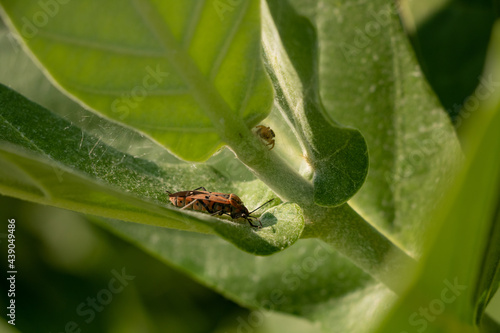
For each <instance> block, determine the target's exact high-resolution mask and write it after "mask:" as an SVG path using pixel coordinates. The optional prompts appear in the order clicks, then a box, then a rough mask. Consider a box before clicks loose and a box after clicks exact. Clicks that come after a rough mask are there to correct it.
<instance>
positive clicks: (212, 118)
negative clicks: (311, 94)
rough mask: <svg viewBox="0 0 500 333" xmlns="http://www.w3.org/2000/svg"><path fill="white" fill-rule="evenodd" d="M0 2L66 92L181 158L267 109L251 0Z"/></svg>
mask: <svg viewBox="0 0 500 333" xmlns="http://www.w3.org/2000/svg"><path fill="white" fill-rule="evenodd" d="M1 4H2V7H3V10H4V16H5V17H6V18H7V21H8V22H9V24H10V25H11V26H12V27H13V28H14V29H16V30H17V32H18V33H19V35H20V36H21V38H22V39H23V41H24V43H25V44H26V46H27V47H28V48H29V50H30V51H31V52H32V54H33V55H34V56H35V57H36V59H37V60H38V61H39V62H40V63H41V64H42V65H43V66H44V68H45V69H46V71H47V72H48V73H49V74H50V76H51V77H52V78H53V80H54V81H55V82H56V83H57V84H58V85H60V86H61V87H62V88H63V89H64V90H65V91H67V92H68V93H70V94H71V95H72V96H73V97H75V98H77V99H78V100H80V101H82V102H83V103H84V104H85V105H87V106H89V107H91V108H92V109H93V110H95V111H96V112H99V113H100V114H102V115H104V116H106V117H109V118H111V119H113V120H116V121H119V122H122V123H125V124H127V125H129V126H131V127H133V128H135V129H138V130H140V131H141V132H143V133H145V134H147V135H148V136H150V137H151V138H153V139H154V140H156V141H157V142H159V143H161V144H163V145H165V146H166V147H168V149H169V150H170V151H172V152H174V153H175V154H176V155H177V156H180V157H182V158H184V159H188V160H205V159H207V158H208V157H209V156H211V155H212V154H213V153H214V152H215V151H216V150H217V149H218V148H220V147H221V146H222V144H223V142H228V141H230V142H232V143H234V142H240V141H241V140H242V138H241V137H240V136H243V137H244V135H245V134H242V133H246V132H248V128H249V127H253V126H254V125H255V124H257V123H258V121H259V120H261V119H263V118H264V117H265V116H266V115H268V114H269V112H270V106H271V103H272V89H271V86H270V84H269V80H268V78H267V77H266V75H265V72H264V70H263V67H262V64H261V61H260V40H259V36H260V33H259V31H260V21H259V2H258V1H250V0H245V1H240V2H238V3H237V5H234V6H231V7H230V8H229V9H227V8H226V9H224V8H222V9H221V8H219V7H218V6H217V5H216V4H214V3H213V2H209V1H207V2H201V1H182V2H178V1H151V0H134V1H131V2H127V3H123V2H121V1H117V0H115V1H106V2H105V3H102V2H100V1H91V2H89V1H87V2H85V3H82V2H66V3H64V4H59V3H54V7H50V8H49V9H45V7H43V6H41V5H40V4H39V3H35V2H31V1H16V2H12V1H2V2H1ZM42 7H43V8H42ZM47 11H50V13H47ZM49 14H50V15H49ZM40 17H46V18H47V21H46V22H45V23H43V24H40V23H39V21H37V19H38V18H40ZM89 22H92V23H91V24H89ZM246 135H248V134H246Z"/></svg>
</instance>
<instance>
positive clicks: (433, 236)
mask: <svg viewBox="0 0 500 333" xmlns="http://www.w3.org/2000/svg"><path fill="white" fill-rule="evenodd" d="M499 55H500V23H496V26H495V30H494V34H493V39H492V44H491V49H490V54H489V57H488V58H489V61H488V65H487V68H486V72H485V76H486V77H490V78H491V79H492V80H493V82H499V80H500V63H499V61H498V59H499ZM499 128H500V93H499V92H498V90H497V91H495V93H494V94H493V95H491V96H490V98H488V99H487V100H484V101H482V103H481V106H480V107H479V109H478V110H477V111H476V113H475V114H474V115H472V116H471V119H470V120H469V121H468V124H467V128H465V129H464V132H463V133H462V134H463V136H464V137H465V138H467V145H466V146H465V153H466V160H465V163H464V166H463V168H462V169H461V171H460V173H459V174H458V176H457V178H456V179H455V182H454V183H453V185H452V187H451V188H450V190H449V192H448V193H447V195H446V197H445V198H444V200H443V201H442V202H440V205H439V207H438V209H437V210H436V212H435V213H434V215H433V217H432V218H431V222H432V224H431V225H432V226H433V227H432V228H430V230H429V233H428V235H429V236H428V244H427V245H428V246H427V248H426V252H425V254H424V256H423V257H422V259H421V261H420V264H419V269H418V270H417V272H416V273H417V274H416V275H415V277H414V280H413V283H412V286H411V288H410V289H409V290H408V291H407V292H406V293H405V294H404V295H403V297H402V298H401V299H400V300H399V302H398V303H399V304H397V306H396V307H395V308H394V310H393V311H392V313H391V315H390V316H388V317H387V318H386V320H385V322H384V324H383V325H382V326H381V327H380V329H379V332H396V331H400V330H408V331H410V330H422V331H423V330H424V329H425V331H426V332H436V333H437V332H439V333H442V332H450V333H452V332H453V333H455V332H478V326H479V325H480V324H481V323H482V320H483V319H485V320H486V321H485V322H486V323H487V324H486V326H484V327H482V331H483V332H498V331H499V330H500V324H498V323H494V322H493V321H491V320H490V319H489V318H487V317H483V315H484V309H485V307H486V305H487V303H488V302H489V301H490V299H491V297H492V296H493V294H494V293H495V291H496V290H497V288H498V284H499V282H500V276H499V274H498V272H499V267H500V266H499V264H500V259H499V253H500V230H499V229H500V226H499V224H498V221H499V218H500V214H499V211H498V207H499V203H500V132H499ZM421 308H423V309H427V310H425V311H426V312H424V310H419V309H421Z"/></svg>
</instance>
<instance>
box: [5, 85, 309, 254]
mask: <svg viewBox="0 0 500 333" xmlns="http://www.w3.org/2000/svg"><path fill="white" fill-rule="evenodd" d="M0 121H1V122H0V151H1V159H0V164H1V165H2V167H3V168H2V173H1V174H0V190H1V193H2V194H6V195H12V196H15V197H18V198H21V199H25V200H31V201H35V202H39V203H44V204H51V205H55V206H58V207H62V208H67V209H72V210H76V211H80V212H84V213H88V214H93V215H99V216H105V217H112V218H118V219H123V220H127V221H134V222H140V223H147V224H152V225H157V226H162V227H169V228H177V229H183V230H192V231H198V232H205V233H220V234H221V235H222V236H223V237H224V238H226V239H228V240H230V241H231V242H233V243H234V244H235V245H236V246H239V247H241V248H244V249H245V250H246V251H249V252H252V253H258V254H262V255H264V254H271V253H273V252H275V251H279V250H282V249H284V248H286V247H288V246H289V245H291V244H292V243H293V242H294V241H295V240H297V239H298V237H299V236H300V234H301V232H302V229H303V227H304V220H303V218H302V216H301V211H300V209H299V208H298V207H297V206H295V205H291V204H290V205H280V206H277V207H275V208H273V209H272V210H271V211H270V212H269V213H267V214H266V216H265V217H264V219H263V220H264V224H265V225H266V227H265V228H263V229H262V230H254V229H253V228H251V227H249V226H247V225H244V226H241V225H240V224H239V223H234V222H233V221H229V220H223V219H219V218H215V217H211V216H209V215H207V214H202V213H194V212H180V211H179V209H177V208H174V207H173V206H171V205H170V204H169V203H167V202H168V198H167V196H166V194H165V190H170V191H176V190H186V189H193V188H194V187H195V185H194V183H197V185H199V184H203V185H204V186H206V187H209V189H210V188H217V189H218V190H227V192H237V189H238V188H240V189H243V188H245V189H246V191H245V193H247V194H246V195H245V196H242V197H243V200H245V199H246V198H247V197H248V198H249V199H251V200H249V201H247V204H248V203H249V202H250V203H251V204H252V206H249V207H253V206H254V205H253V204H255V205H256V204H257V203H259V202H263V201H262V199H263V198H266V197H269V196H270V193H269V190H268V189H267V188H265V187H264V186H263V185H261V184H260V183H258V182H255V181H254V182H252V183H242V184H239V186H235V184H231V185H229V186H228V185H226V187H225V188H223V187H222V186H221V184H224V182H225V183H226V184H227V183H228V181H227V179H225V178H224V177H222V176H221V174H220V173H219V172H216V171H215V170H214V169H213V168H212V167H210V166H197V167H196V168H193V167H192V166H190V165H188V164H172V165H169V164H165V165H162V166H159V165H157V164H155V163H153V162H151V161H147V160H142V159H140V158H134V157H133V156H131V155H128V154H126V153H122V152H120V151H118V150H116V149H114V148H112V147H110V146H108V145H106V144H104V143H102V142H100V139H98V138H96V137H93V136H90V135H88V134H87V133H86V132H84V131H82V130H81V129H79V128H78V127H76V126H74V125H72V124H71V123H69V122H68V121H66V120H63V119H61V118H60V117H58V116H56V115H54V114H52V113H50V112H48V111H47V110H45V109H44V108H42V107H40V106H39V105H36V104H34V103H32V102H30V101H28V100H26V99H25V98H23V97H22V96H20V95H18V94H17V93H15V92H14V91H12V90H10V89H8V88H6V87H4V86H2V85H0ZM233 190H235V191H233ZM252 197H253V198H252ZM231 230H232V231H231Z"/></svg>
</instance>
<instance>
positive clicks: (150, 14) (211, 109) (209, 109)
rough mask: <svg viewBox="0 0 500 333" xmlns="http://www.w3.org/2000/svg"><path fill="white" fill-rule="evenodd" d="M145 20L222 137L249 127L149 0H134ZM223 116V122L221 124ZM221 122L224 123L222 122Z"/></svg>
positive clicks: (229, 138) (233, 134)
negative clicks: (203, 72)
mask: <svg viewBox="0 0 500 333" xmlns="http://www.w3.org/2000/svg"><path fill="white" fill-rule="evenodd" d="M132 2H133V4H134V6H135V7H136V9H137V11H138V12H139V14H140V17H141V18H142V20H143V22H144V24H145V25H146V26H147V27H148V28H149V29H150V31H151V33H152V34H153V35H154V36H155V37H156V39H157V40H158V41H159V42H160V43H161V44H162V45H163V47H164V50H165V53H164V55H165V57H166V58H167V59H168V61H169V62H170V64H171V65H172V66H173V67H174V69H175V70H176V71H177V73H178V74H179V76H180V77H181V78H182V79H183V80H184V82H185V83H186V85H187V86H188V87H189V90H190V91H191V92H192V94H193V97H194V98H195V99H196V101H197V102H198V104H199V105H200V107H201V108H202V109H203V110H204V111H205V113H206V114H207V116H208V117H209V118H210V120H211V121H212V123H213V124H214V125H215V124H216V125H217V126H214V127H215V128H216V129H217V132H218V134H219V136H220V137H221V138H222V140H223V141H226V142H227V141H232V140H231V138H234V137H235V136H236V133H237V132H245V131H248V130H247V129H246V127H245V126H244V124H243V121H242V120H241V119H240V118H239V117H238V116H237V115H236V114H235V113H233V112H232V110H231V108H230V107H229V105H228V104H227V103H226V101H225V100H224V99H223V98H222V96H221V95H220V93H219V92H218V91H217V89H216V88H215V87H214V85H213V84H212V83H210V81H209V80H208V79H207V78H205V76H204V75H203V74H202V73H201V71H200V70H199V68H198V67H197V66H196V64H195V63H194V61H193V59H192V58H191V57H190V55H189V54H188V53H187V52H186V51H185V50H184V49H183V48H182V47H181V46H180V44H179V43H178V42H177V41H176V40H175V38H174V36H173V34H172V32H171V31H170V28H169V27H168V26H167V25H166V24H165V22H164V20H163V19H162V17H161V16H160V15H159V14H158V13H157V11H156V10H155V8H154V7H153V5H152V4H151V3H150V2H149V1H148V0H132ZM221 119H223V120H224V123H223V124H221V121H220V120H221ZM221 125H222V126H221Z"/></svg>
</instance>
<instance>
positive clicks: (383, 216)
mask: <svg viewBox="0 0 500 333" xmlns="http://www.w3.org/2000/svg"><path fill="white" fill-rule="evenodd" d="M290 3H291V4H293V6H294V8H296V10H297V11H298V13H299V14H302V15H305V16H306V17H308V18H309V19H310V20H311V21H312V22H313V25H314V27H315V28H316V30H317V33H318V45H319V75H320V77H319V89H320V93H321V98H322V100H323V102H324V104H325V110H326V111H327V112H328V114H329V115H330V116H331V117H333V118H334V119H335V120H337V121H339V122H341V123H342V124H345V125H347V126H352V127H355V128H357V129H359V130H360V131H361V133H362V134H363V136H364V137H365V140H366V142H367V144H368V151H369V154H370V168H369V172H368V176H367V178H366V182H365V183H364V184H363V187H362V188H361V190H360V191H359V192H358V193H357V195H356V196H355V197H354V198H353V199H352V200H351V201H350V204H352V205H353V207H355V208H356V210H358V211H359V212H360V213H362V214H363V216H365V217H366V218H367V219H368V220H369V221H370V222H372V223H374V224H376V225H377V226H378V227H380V228H383V230H385V231H386V232H389V233H391V234H392V235H394V236H396V237H397V238H398V239H399V241H400V242H401V244H403V246H404V247H405V248H406V249H407V250H409V251H412V252H413V253H419V252H420V251H421V245H420V244H421V239H422V238H423V235H424V232H425V230H426V228H427V227H428V222H429V219H428V218H427V216H428V215H429V212H430V211H431V210H432V208H433V207H434V206H435V203H436V196H439V195H440V193H442V190H443V189H444V188H446V185H447V184H448V183H449V182H450V179H452V175H453V173H454V171H453V170H454V169H455V168H456V165H457V161H459V160H460V158H461V150H460V146H459V142H458V140H457V138H456V134H455V132H454V129H453V126H452V124H451V122H450V120H449V118H448V116H447V115H446V113H445V112H444V110H443V109H442V107H441V106H440V104H439V101H438V99H437V98H436V96H435V95H434V93H433V92H432V91H431V89H430V88H429V86H428V84H427V83H426V81H425V79H424V77H423V75H422V72H421V69H420V68H419V65H418V63H417V61H416V59H415V55H414V53H413V50H412V49H411V46H410V44H409V42H408V38H407V37H406V36H405V34H404V32H403V30H402V27H401V23H400V19H399V16H398V11H397V6H396V2H393V1H386V0H376V1H370V2H367V3H359V2H358V1H351V0H342V1H337V0H327V1H321V2H317V4H316V6H311V5H310V2H308V1H304V0H290Z"/></svg>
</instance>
